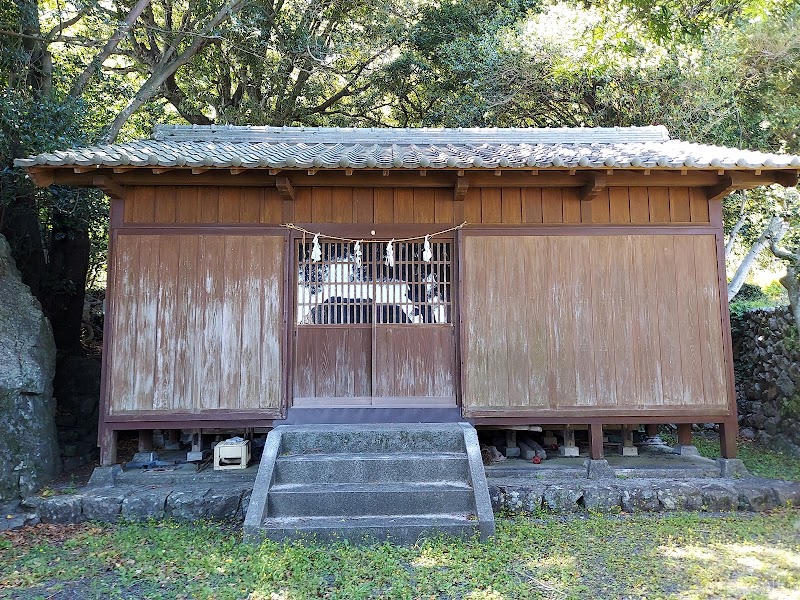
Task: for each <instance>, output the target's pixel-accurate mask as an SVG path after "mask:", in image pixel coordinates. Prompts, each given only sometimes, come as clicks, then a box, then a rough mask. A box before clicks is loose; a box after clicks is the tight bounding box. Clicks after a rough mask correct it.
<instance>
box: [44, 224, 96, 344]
mask: <svg viewBox="0 0 800 600" xmlns="http://www.w3.org/2000/svg"><path fill="white" fill-rule="evenodd" d="M49 250H50V263H49V265H48V276H49V280H50V281H51V282H52V283H53V284H54V285H53V286H52V289H50V290H49V292H48V293H47V294H46V295H45V297H44V298H43V299H42V308H43V309H44V313H45V315H47V318H48V319H50V324H51V325H52V326H53V337H54V338H55V341H56V348H58V350H59V351H61V352H67V353H69V354H78V353H80V352H81V321H82V318H83V302H84V299H85V296H86V273H87V272H88V269H89V251H90V243H89V234H88V233H87V232H86V231H82V230H78V229H75V228H73V227H69V226H63V227H58V226H55V227H54V228H53V231H52V239H51V242H50V247H49Z"/></svg>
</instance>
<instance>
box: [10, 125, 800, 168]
mask: <svg viewBox="0 0 800 600" xmlns="http://www.w3.org/2000/svg"><path fill="white" fill-rule="evenodd" d="M14 162H15V165H17V166H20V167H26V168H33V167H51V168H57V167H141V168H194V169H200V168H208V169H213V168H236V169H259V168H269V169H480V170H483V169H564V168H568V169H612V168H624V169H665V170H672V169H681V170H686V169H699V170H719V169H725V170H759V169H776V170H783V169H785V170H797V169H800V156H794V155H788V154H773V153H764V152H757V151H748V150H739V149H735V148H725V147H720V146H710V145H704V144H695V143H690V142H684V141H681V140H673V139H670V138H669V133H668V132H667V130H666V128H664V127H663V126H652V127H614V128H556V129H519V128H513V129H489V128H479V129H345V128H305V127H242V126H177V125H176V126H157V127H156V129H155V131H154V133H153V137H152V139H149V140H137V141H132V142H124V143H120V144H113V145H103V146H89V147H84V148H75V149H70V150H65V151H57V152H52V153H42V154H39V155H36V156H31V157H29V158H24V159H16V160H15V161H14Z"/></svg>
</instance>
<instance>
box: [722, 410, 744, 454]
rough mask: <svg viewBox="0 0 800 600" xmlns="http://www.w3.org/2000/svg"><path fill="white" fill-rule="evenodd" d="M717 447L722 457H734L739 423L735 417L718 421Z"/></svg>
mask: <svg viewBox="0 0 800 600" xmlns="http://www.w3.org/2000/svg"><path fill="white" fill-rule="evenodd" d="M718 425H719V447H720V452H721V453H722V458H736V450H737V448H736V437H737V436H738V435H739V423H738V422H737V421H736V417H735V416H734V418H733V419H728V420H727V421H724V422H722V423H719V424H718Z"/></svg>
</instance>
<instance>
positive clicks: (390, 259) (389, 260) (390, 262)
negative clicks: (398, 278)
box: [384, 238, 394, 269]
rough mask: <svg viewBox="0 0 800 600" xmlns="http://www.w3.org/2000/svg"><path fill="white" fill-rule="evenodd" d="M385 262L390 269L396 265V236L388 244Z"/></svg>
mask: <svg viewBox="0 0 800 600" xmlns="http://www.w3.org/2000/svg"><path fill="white" fill-rule="evenodd" d="M384 263H385V264H386V266H387V267H389V268H390V269H391V268H393V267H394V238H392V240H391V241H390V242H389V243H388V244H386V260H385V261H384Z"/></svg>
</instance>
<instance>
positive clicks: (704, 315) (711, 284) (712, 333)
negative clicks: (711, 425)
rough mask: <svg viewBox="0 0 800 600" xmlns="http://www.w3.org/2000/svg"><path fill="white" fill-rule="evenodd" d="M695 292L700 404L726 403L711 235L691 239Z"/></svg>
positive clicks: (713, 239)
mask: <svg viewBox="0 0 800 600" xmlns="http://www.w3.org/2000/svg"><path fill="white" fill-rule="evenodd" d="M692 240H693V242H694V262H695V276H696V278H697V280H696V284H695V286H696V289H697V313H698V334H699V335H700V339H701V342H702V343H701V344H700V354H701V362H702V369H703V398H704V401H703V403H704V404H706V405H713V406H726V405H727V403H728V389H727V383H728V382H727V361H726V356H725V354H726V353H725V345H724V343H723V336H722V315H721V313H720V304H719V300H720V298H719V286H718V284H717V279H716V278H717V245H716V240H715V238H714V236H713V235H703V236H699V235H695V236H692Z"/></svg>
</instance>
